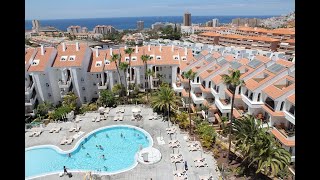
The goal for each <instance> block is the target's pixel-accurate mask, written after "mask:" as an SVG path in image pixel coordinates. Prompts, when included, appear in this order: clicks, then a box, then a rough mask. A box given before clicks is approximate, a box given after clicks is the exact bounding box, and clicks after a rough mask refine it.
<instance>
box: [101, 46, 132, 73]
mask: <svg viewBox="0 0 320 180" xmlns="http://www.w3.org/2000/svg"><path fill="white" fill-rule="evenodd" d="M114 54H119V49H112V55H114ZM111 57H112V56H111V54H110V49H107V54H106V59H107V60H109V61H110V62H111ZM121 62H123V61H121ZM131 64H132V63H131ZM116 69H117V67H116V62H111V63H110V64H105V65H104V70H111V71H113V70H116Z"/></svg>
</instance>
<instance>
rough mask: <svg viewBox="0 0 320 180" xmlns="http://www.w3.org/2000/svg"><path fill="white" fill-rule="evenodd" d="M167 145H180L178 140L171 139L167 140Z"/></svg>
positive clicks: (176, 146) (173, 146)
mask: <svg viewBox="0 0 320 180" xmlns="http://www.w3.org/2000/svg"><path fill="white" fill-rule="evenodd" d="M168 144H169V147H171V148H178V147H180V142H179V141H178V140H171V141H169V143H168Z"/></svg>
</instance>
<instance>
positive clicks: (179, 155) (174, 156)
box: [170, 154, 182, 159]
mask: <svg viewBox="0 0 320 180" xmlns="http://www.w3.org/2000/svg"><path fill="white" fill-rule="evenodd" d="M180 157H182V154H170V158H174V159H176V158H180Z"/></svg>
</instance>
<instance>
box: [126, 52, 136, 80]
mask: <svg viewBox="0 0 320 180" xmlns="http://www.w3.org/2000/svg"><path fill="white" fill-rule="evenodd" d="M134 50H135V49H133V48H131V47H130V48H128V49H125V50H124V52H125V53H126V54H128V55H129V67H128V68H129V74H130V76H129V82H130V80H131V79H130V78H131V54H132V53H133V52H134ZM129 84H130V83H129Z"/></svg>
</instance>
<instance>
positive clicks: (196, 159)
mask: <svg viewBox="0 0 320 180" xmlns="http://www.w3.org/2000/svg"><path fill="white" fill-rule="evenodd" d="M205 160H206V158H201V157H197V158H195V159H194V160H193V162H204V161H205Z"/></svg>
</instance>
